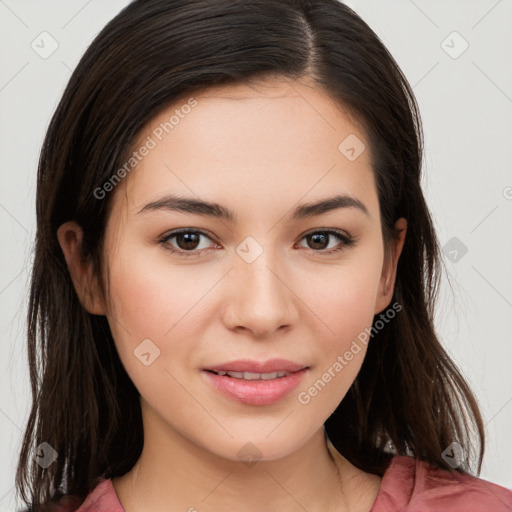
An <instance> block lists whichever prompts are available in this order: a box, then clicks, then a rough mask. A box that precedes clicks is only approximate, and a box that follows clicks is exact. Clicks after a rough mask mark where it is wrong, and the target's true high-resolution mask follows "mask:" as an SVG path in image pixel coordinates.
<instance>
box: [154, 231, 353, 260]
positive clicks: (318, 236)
mask: <svg viewBox="0 0 512 512" xmlns="http://www.w3.org/2000/svg"><path fill="white" fill-rule="evenodd" d="M201 238H204V239H206V240H209V241H210V242H212V241H213V238H212V237H211V236H210V235H208V234H207V233H205V232H204V231H201V230H195V229H190V228H188V229H182V230H179V231H174V232H172V233H169V234H167V235H165V236H163V237H162V238H160V239H159V240H158V242H159V243H160V244H162V246H163V247H164V248H165V249H166V250H167V251H170V252H171V253H174V254H177V255H178V256H183V257H191V256H198V255H200V254H201V253H202V252H205V251H208V250H210V249H212V248H213V247H211V246H210V247H208V242H205V243H206V246H205V245H203V246H201ZM301 240H307V243H308V244H309V245H311V247H310V249H311V251H312V252H313V253H315V254H316V253H319V254H322V255H324V254H332V253H336V252H339V251H342V250H344V249H345V248H347V247H350V246H352V245H354V244H355V243H356V240H355V239H354V238H352V237H351V236H348V235H346V234H344V233H343V232H340V231H337V230H334V229H323V230H316V231H311V232H310V233H307V234H306V235H304V236H303V237H302V239H301ZM333 240H334V241H335V240H337V241H338V243H337V244H335V245H334V246H332V244H330V242H331V241H333ZM214 244H216V245H217V243H216V242H214ZM217 246H218V245H217ZM325 249H329V250H325Z"/></svg>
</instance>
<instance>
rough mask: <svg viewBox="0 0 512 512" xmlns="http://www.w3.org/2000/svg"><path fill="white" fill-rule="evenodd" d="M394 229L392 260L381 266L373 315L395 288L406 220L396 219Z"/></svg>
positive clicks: (387, 303) (383, 305)
mask: <svg viewBox="0 0 512 512" xmlns="http://www.w3.org/2000/svg"><path fill="white" fill-rule="evenodd" d="M395 229H396V230H397V231H398V235H397V239H396V241H395V247H394V253H393V257H392V261H390V262H385V264H384V266H383V271H382V275H381V281H380V283H379V290H378V295H377V301H376V303H375V313H374V314H375V315H376V314H378V313H380V312H381V311H383V310H384V309H386V308H387V307H388V306H389V304H390V302H391V298H392V296H393V291H394V288H395V280H396V270H397V265H398V259H399V258H400V254H401V253H402V249H403V247H404V243H405V235H406V233H407V220H406V219H404V218H403V217H402V218H400V219H398V220H397V221H396V223H395ZM386 263H387V265H386Z"/></svg>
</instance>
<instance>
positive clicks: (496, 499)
mask: <svg viewBox="0 0 512 512" xmlns="http://www.w3.org/2000/svg"><path fill="white" fill-rule="evenodd" d="M393 510H403V512H408V511H410V512H412V511H414V512H418V511H421V512H430V511H432V512H433V511H435V512H452V511H454V510H464V512H489V511H491V510H492V511H493V512H510V511H512V492H511V491H510V490H508V489H506V488H505V487H501V486H500V485H497V484H494V483H492V482H489V481H487V480H484V479H482V478H478V477H475V476H472V475H468V474H461V473H458V472H456V471H448V470H445V469H440V468H436V467H433V466H431V465H430V464H429V463H428V462H426V461H421V460H419V459H414V458H412V457H407V456H403V455H396V456H395V457H393V459H392V460H391V463H390V465H389V466H388V468H387V470H386V472H385V473H384V476H383V478H382V482H381V489H380V491H379V494H378V496H377V499H376V501H375V503H374V506H373V508H372V510H371V512H391V511H393Z"/></svg>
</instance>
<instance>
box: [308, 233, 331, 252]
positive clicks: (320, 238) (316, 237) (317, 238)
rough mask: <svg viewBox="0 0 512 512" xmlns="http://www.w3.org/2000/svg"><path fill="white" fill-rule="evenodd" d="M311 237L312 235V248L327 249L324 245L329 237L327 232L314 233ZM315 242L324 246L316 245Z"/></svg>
mask: <svg viewBox="0 0 512 512" xmlns="http://www.w3.org/2000/svg"><path fill="white" fill-rule="evenodd" d="M309 237H310V239H312V240H313V247H312V249H325V247H323V246H324V245H325V243H326V242H327V238H328V236H327V235H326V234H319V233H314V234H313V235H309ZM315 244H320V246H322V247H315Z"/></svg>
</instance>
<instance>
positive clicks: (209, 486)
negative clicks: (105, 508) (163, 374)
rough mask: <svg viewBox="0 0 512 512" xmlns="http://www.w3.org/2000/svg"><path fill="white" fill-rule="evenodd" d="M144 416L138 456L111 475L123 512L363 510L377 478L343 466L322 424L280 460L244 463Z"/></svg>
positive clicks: (374, 492)
mask: <svg viewBox="0 0 512 512" xmlns="http://www.w3.org/2000/svg"><path fill="white" fill-rule="evenodd" d="M148 415H154V416H155V417H152V418H148ZM143 416H144V419H145V421H144V437H145V439H144V448H143V451H142V454H141V456H140V457H139V459H138V461H137V463H136V464H135V466H134V467H133V468H132V469H131V470H130V471H129V472H128V473H126V474H125V475H123V476H121V477H117V478H114V479H113V480H112V483H113V486H114V489H115V491H116V494H117V496H118V498H119V501H120V502H121V505H122V506H123V508H124V510H125V512H139V511H143V510H152V511H154V512H160V511H162V512H164V511H168V510H183V511H188V512H202V511H206V510H207V511H208V512H217V511H225V510H236V509H240V510H244V511H247V512H256V511H258V512H259V511H261V510H282V511H286V512H287V511H295V510H297V511H300V510H307V511H308V512H317V511H318V512H320V511H322V512H326V511H333V512H334V511H336V512H340V511H350V512H352V511H356V510H357V511H359V510H360V511H361V512H368V510H370V508H371V505H372V504H373V502H374V500H375V498H376V495H377V492H378V486H379V484H380V478H379V477H376V476H374V475H368V474H366V473H364V472H362V471H360V470H358V469H357V468H355V467H354V466H353V465H352V464H350V463H349V462H348V461H347V460H346V459H345V458H344V457H342V456H341V455H340V454H339V453H338V452H337V451H336V450H335V449H334V447H333V446H332V445H331V444H330V443H329V441H328V440H327V438H326V437H325V434H324V431H323V429H320V430H318V431H317V432H316V433H315V434H314V435H313V436H312V437H311V438H310V439H309V440H308V441H307V442H306V443H305V444H304V445H303V446H301V447H300V448H299V449H298V450H297V451H295V452H293V453H290V454H289V455H287V456H285V457H282V458H279V459H276V460H270V461H269V460H256V461H253V462H252V463H251V462H248V461H240V460H230V459H226V458H224V457H219V456H218V455H216V454H214V453H212V452H211V451H209V450H207V449H205V448H203V447H201V446H198V445H196V444H194V443H192V442H191V441H190V440H189V439H187V438H186V437H184V436H182V435H181V434H180V433H179V432H176V431H175V430H172V429H170V428H169V426H168V425H167V424H165V422H164V421H163V420H161V419H159V418H158V417H157V415H156V413H155V412H154V411H145V414H144V415H143ZM148 419H150V420H151V421H147V420H148Z"/></svg>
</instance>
